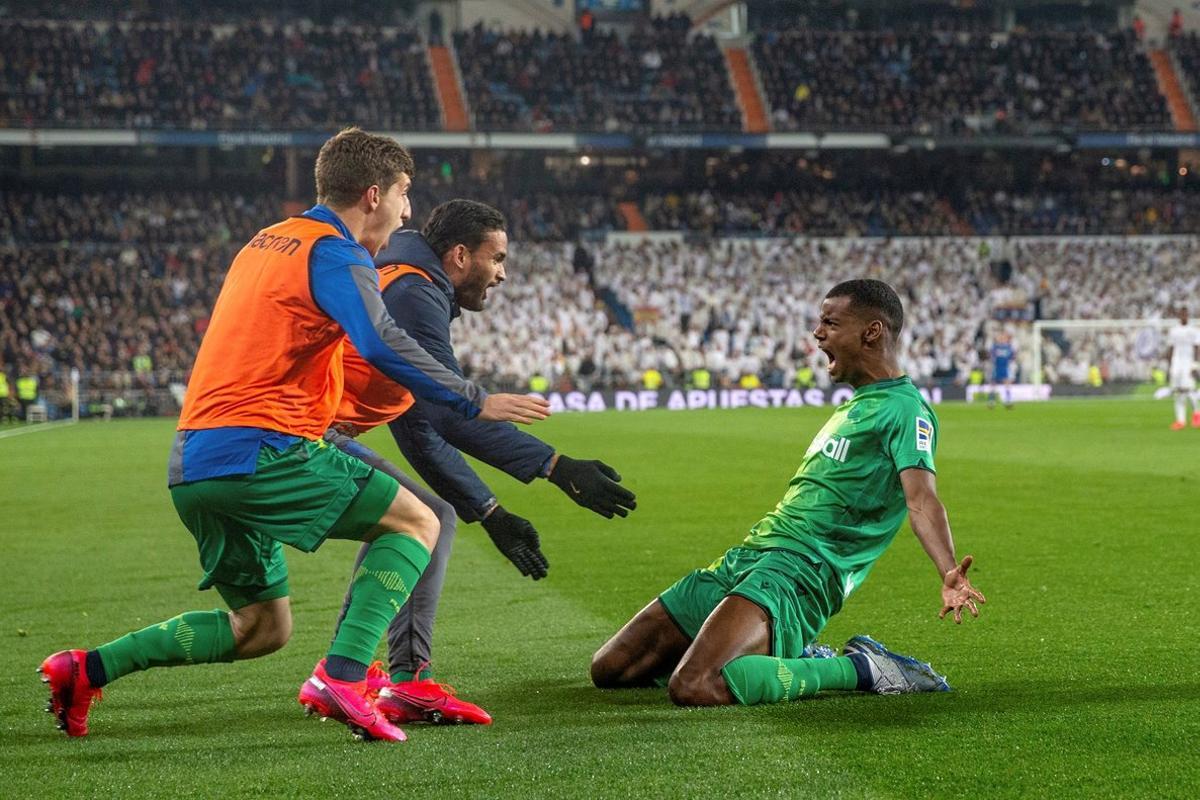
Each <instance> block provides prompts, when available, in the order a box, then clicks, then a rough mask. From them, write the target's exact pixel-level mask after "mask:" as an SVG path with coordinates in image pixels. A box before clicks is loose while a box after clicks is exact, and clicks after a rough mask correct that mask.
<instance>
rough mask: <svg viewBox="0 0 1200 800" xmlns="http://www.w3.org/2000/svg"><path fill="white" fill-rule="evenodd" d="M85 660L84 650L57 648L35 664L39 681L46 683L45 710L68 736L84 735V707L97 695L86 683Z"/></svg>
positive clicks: (98, 697) (85, 719)
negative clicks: (54, 717) (40, 662)
mask: <svg viewBox="0 0 1200 800" xmlns="http://www.w3.org/2000/svg"><path fill="white" fill-rule="evenodd" d="M86 662H87V651H86V650H61V651H59V652H57V653H55V654H54V655H52V656H50V657H49V658H47V659H46V660H45V661H43V662H42V665H41V666H40V667H38V672H39V673H40V674H41V676H42V683H47V684H49V685H50V702H49V703H48V704H47V705H46V710H47V711H48V712H50V713H51V714H53V715H54V716H56V717H58V729H59V730H61V731H66V734H67V735H68V736H87V732H88V727H87V718H88V711H90V710H91V708H92V701H93V700H99V699H100V697H101V693H100V690H99V689H93V688H92V685H91V684H90V683H88V677H87V668H86Z"/></svg>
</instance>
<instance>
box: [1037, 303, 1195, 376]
mask: <svg viewBox="0 0 1200 800" xmlns="http://www.w3.org/2000/svg"><path fill="white" fill-rule="evenodd" d="M1178 324H1179V323H1178V321H1176V320H1173V319H1050V320H1038V321H1037V322H1034V323H1033V335H1032V337H1031V338H1032V345H1033V347H1032V350H1033V359H1032V366H1033V370H1032V372H1033V374H1032V376H1031V377H1032V379H1033V383H1035V384H1059V385H1062V384H1073V385H1077V386H1087V385H1092V386H1101V385H1104V384H1109V383H1121V384H1148V385H1165V383H1166V370H1167V365H1168V362H1169V361H1170V358H1171V353H1170V351H1169V348H1168V346H1167V341H1166V334H1167V331H1168V330H1169V329H1170V328H1172V327H1174V326H1175V325H1178Z"/></svg>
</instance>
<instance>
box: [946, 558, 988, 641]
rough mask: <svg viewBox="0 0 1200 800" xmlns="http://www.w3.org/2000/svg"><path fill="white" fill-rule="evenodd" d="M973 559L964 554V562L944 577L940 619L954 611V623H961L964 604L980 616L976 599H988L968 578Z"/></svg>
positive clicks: (973, 614) (972, 613)
mask: <svg viewBox="0 0 1200 800" xmlns="http://www.w3.org/2000/svg"><path fill="white" fill-rule="evenodd" d="M973 560H974V559H973V558H972V557H971V556H963V560H962V563H960V564H959V565H958V566H957V567H955V568H954V569H952V570H950V571H949V572H947V573H946V577H945V578H943V579H942V613H940V614H938V619H945V618H946V615H947V614H948V613H950V612H951V611H953V612H954V623H955V624H956V625H961V624H962V612H963V607H964V606H965V607H966V608H967V610H968V611H970V612H971V616H973V617H978V616H979V607H978V606H976V605H975V601H979V602H980V603H986V602H987V600H985V599H984V597H983V592H981V591H979V590H978V589H976V588H975V587H974V586H972V585H971V582H970V581H969V580H967V568H968V567H970V566H971V562H972V561H973Z"/></svg>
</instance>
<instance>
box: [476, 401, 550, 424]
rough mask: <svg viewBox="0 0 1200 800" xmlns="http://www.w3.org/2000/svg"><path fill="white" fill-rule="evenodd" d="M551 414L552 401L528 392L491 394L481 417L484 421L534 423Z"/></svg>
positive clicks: (485, 402)
mask: <svg viewBox="0 0 1200 800" xmlns="http://www.w3.org/2000/svg"><path fill="white" fill-rule="evenodd" d="M548 416H550V403H549V402H547V401H546V400H543V399H542V398H540V397H534V396H533V395H528V394H489V395H488V396H487V397H486V398H485V399H484V401H483V410H482V411H481V412H479V418H480V419H481V420H483V421H484V422H519V423H520V424H522V425H532V424H533V423H535V422H537V421H539V420H543V419H545V418H546V417H548Z"/></svg>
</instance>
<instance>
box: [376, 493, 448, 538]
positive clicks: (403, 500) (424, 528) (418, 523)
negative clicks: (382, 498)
mask: <svg viewBox="0 0 1200 800" xmlns="http://www.w3.org/2000/svg"><path fill="white" fill-rule="evenodd" d="M440 529H441V522H440V521H439V519H438V515H437V514H435V513H434V512H433V509H431V508H430V507H429V506H427V505H425V504H424V503H422V502H421V501H420V500H418V499H417V498H416V496H415V495H413V494H411V493H408V492H405V491H404V490H403V489H401V490H400V494H398V495H396V499H395V500H394V501H393V502H392V506H391V508H389V509H388V513H387V514H386V515H384V517H383V519H381V520H379V525H378V526H377V528H376V531H377V532H376V535H379V534H380V533H385V532H391V533H403V534H407V535H409V536H412V537H413V538H414V539H416V540H417V541H419V542H420V543H421V544H423V545H425V547H426V548H427V549H428V550H430V551H432V550H433V548H434V546H436V545H437V541H438V532H439V531H440ZM372 538H374V537H372Z"/></svg>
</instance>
